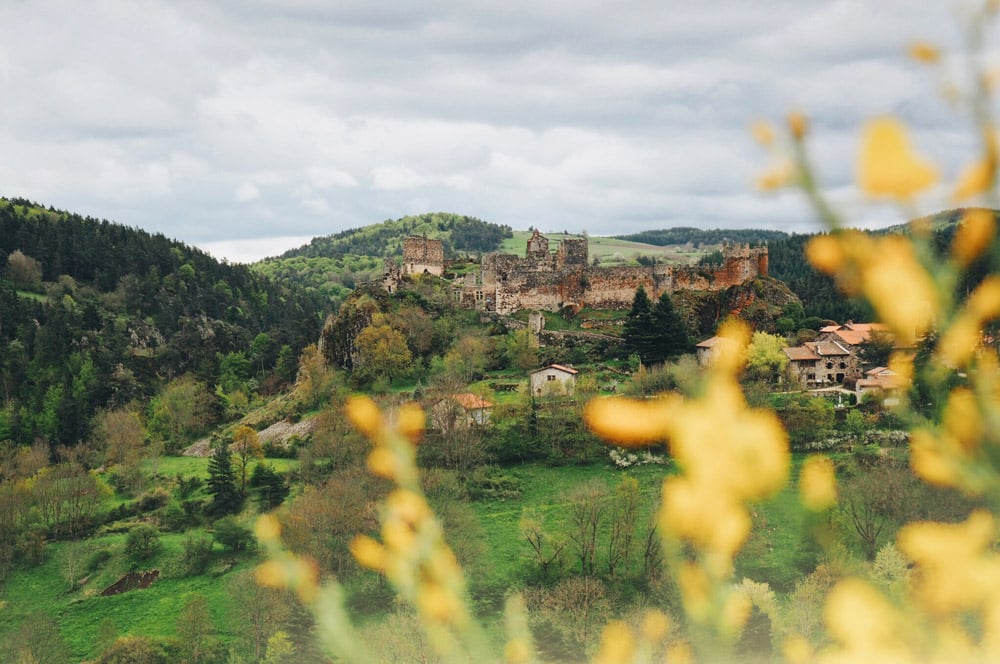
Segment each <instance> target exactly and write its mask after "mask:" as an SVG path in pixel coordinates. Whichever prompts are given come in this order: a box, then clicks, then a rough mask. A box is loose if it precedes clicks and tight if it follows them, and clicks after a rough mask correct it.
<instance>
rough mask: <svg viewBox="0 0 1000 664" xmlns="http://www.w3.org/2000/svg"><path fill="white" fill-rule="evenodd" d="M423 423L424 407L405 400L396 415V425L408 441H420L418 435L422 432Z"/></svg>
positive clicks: (421, 434)
mask: <svg viewBox="0 0 1000 664" xmlns="http://www.w3.org/2000/svg"><path fill="white" fill-rule="evenodd" d="M424 425H425V417H424V409H423V408H421V407H420V406H419V405H418V404H415V403H413V402H407V403H405V404H403V405H402V406H401V407H400V409H399V414H398V415H397V416H396V427H397V428H398V429H399V432H400V433H401V434H403V435H404V436H406V438H407V439H409V440H410V442H412V443H417V442H419V441H420V437H421V436H423V434H424Z"/></svg>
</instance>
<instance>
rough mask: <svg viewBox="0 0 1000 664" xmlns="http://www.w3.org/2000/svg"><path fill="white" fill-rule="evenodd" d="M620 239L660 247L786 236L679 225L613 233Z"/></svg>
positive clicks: (754, 241)
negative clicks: (626, 233) (626, 232)
mask: <svg viewBox="0 0 1000 664" xmlns="http://www.w3.org/2000/svg"><path fill="white" fill-rule="evenodd" d="M614 237H616V238H618V239H620V240H629V241H631V242H642V243H645V244H652V245H656V246H660V247H665V246H670V245H686V244H691V245H694V246H699V245H717V244H722V243H724V242H730V243H734V244H763V243H766V242H772V241H774V240H780V239H783V238H786V237H788V233H785V232H783V231H771V230H762V229H756V228H713V229H702V228H690V227H686V226H680V227H677V228H668V229H665V230H656V231H642V232H641V233H632V234H629V235H615V236H614Z"/></svg>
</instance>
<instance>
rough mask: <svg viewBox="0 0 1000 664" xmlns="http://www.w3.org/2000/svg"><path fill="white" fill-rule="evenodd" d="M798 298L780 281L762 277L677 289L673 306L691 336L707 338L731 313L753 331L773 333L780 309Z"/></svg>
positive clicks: (779, 315)
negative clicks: (721, 287)
mask: <svg viewBox="0 0 1000 664" xmlns="http://www.w3.org/2000/svg"><path fill="white" fill-rule="evenodd" d="M798 299H799V298H798V297H797V296H796V295H795V293H793V292H792V291H791V290H789V288H788V286H787V285H785V283H784V282H783V281H778V280H777V279H774V278H771V277H766V276H765V277H757V278H755V279H752V280H749V281H746V282H744V283H741V284H736V285H734V286H731V287H729V288H727V289H725V290H721V291H704V290H686V291H679V292H677V293H674V306H675V307H676V308H677V311H678V312H679V313H680V314H681V316H682V317H683V318H684V322H685V323H686V324H687V328H688V331H689V332H690V333H691V336H692V337H706V336H709V335H711V334H713V333H714V331H715V330H716V328H717V327H718V324H719V322H720V321H721V320H722V319H724V318H725V317H727V316H730V315H734V316H737V317H739V318H740V319H742V320H744V321H746V322H747V324H749V325H750V327H752V328H753V329H754V330H758V331H761V332H774V331H775V321H776V320H777V319H778V318H780V317H781V310H782V308H783V307H785V305H787V304H789V303H791V302H797V301H798Z"/></svg>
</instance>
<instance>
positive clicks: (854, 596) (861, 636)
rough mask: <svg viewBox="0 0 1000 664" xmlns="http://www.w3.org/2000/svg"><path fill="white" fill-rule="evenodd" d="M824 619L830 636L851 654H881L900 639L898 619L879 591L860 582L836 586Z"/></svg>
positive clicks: (847, 582) (830, 595)
mask: <svg viewBox="0 0 1000 664" xmlns="http://www.w3.org/2000/svg"><path fill="white" fill-rule="evenodd" d="M823 618H824V620H825V621H826V625H827V628H828V629H829V630H830V635H831V636H832V637H834V638H835V639H836V640H837V641H839V642H841V643H842V644H844V645H845V646H846V648H847V649H848V650H859V651H866V650H867V651H872V650H879V649H883V648H886V647H887V646H889V645H890V644H892V643H894V642H895V641H896V639H897V638H898V636H897V635H898V632H899V626H900V620H899V616H898V615H897V614H896V612H895V610H894V609H893V608H892V606H891V605H890V604H889V602H888V601H887V600H886V599H885V598H884V597H883V596H882V595H881V594H879V592H878V591H877V590H875V589H874V588H872V587H871V586H870V585H868V584H867V583H865V582H864V581H861V580H859V579H845V580H843V581H841V582H840V583H838V584H837V585H836V586H834V588H833V590H831V591H830V594H829V595H828V596H827V599H826V606H825V607H824V609H823ZM873 661H874V660H873Z"/></svg>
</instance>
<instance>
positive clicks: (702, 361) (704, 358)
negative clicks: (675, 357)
mask: <svg viewBox="0 0 1000 664" xmlns="http://www.w3.org/2000/svg"><path fill="white" fill-rule="evenodd" d="M722 340H723V339H722V337H709V338H708V339H705V340H704V341H702V342H701V343H699V344H695V347H694V354H695V357H696V358H698V364H699V365H700V366H703V367H707V366H708V365H709V364H711V363H712V360H713V359H714V358H715V356H716V355H717V354H718V352H719V342H720V341H722Z"/></svg>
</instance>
